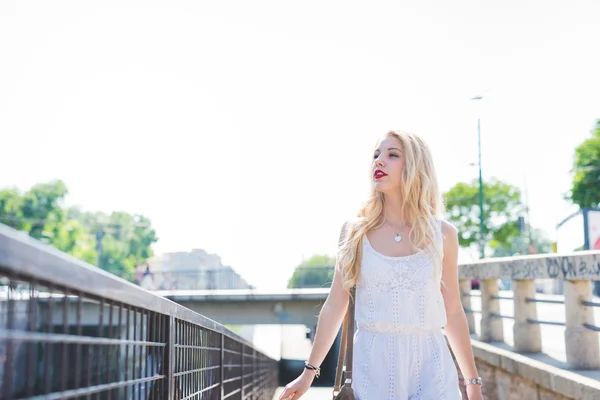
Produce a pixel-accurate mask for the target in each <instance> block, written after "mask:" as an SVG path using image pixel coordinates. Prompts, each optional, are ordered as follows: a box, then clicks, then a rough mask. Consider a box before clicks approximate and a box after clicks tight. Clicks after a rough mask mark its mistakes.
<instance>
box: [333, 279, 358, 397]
mask: <svg viewBox="0 0 600 400" xmlns="http://www.w3.org/2000/svg"><path fill="white" fill-rule="evenodd" d="M355 300H356V289H355V288H352V289H351V290H350V299H349V300H348V311H347V312H346V316H345V317H344V325H343V328H342V340H341V343H340V352H339V354H338V363H337V369H336V371H335V384H334V385H333V395H334V398H335V395H336V394H337V393H338V392H339V391H340V390H341V388H342V371H343V369H344V359H345V361H346V362H345V364H346V381H345V383H344V384H345V385H348V386H351V385H352V360H353V353H354V308H355V307H354V302H355Z"/></svg>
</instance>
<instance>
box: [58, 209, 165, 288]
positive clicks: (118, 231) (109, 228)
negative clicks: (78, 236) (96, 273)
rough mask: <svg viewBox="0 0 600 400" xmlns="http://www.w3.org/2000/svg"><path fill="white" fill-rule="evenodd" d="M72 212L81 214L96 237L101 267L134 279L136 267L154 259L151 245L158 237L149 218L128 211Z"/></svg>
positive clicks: (74, 210) (79, 215)
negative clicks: (149, 259) (106, 212)
mask: <svg viewBox="0 0 600 400" xmlns="http://www.w3.org/2000/svg"><path fill="white" fill-rule="evenodd" d="M70 213H71V215H74V216H75V215H78V219H79V220H80V221H82V223H83V224H84V226H85V227H86V229H87V230H88V231H89V232H90V234H91V235H93V236H94V237H95V240H96V252H99V253H98V254H99V255H98V257H97V258H98V266H99V267H101V268H103V269H105V270H107V271H109V272H112V273H114V274H116V275H119V276H121V277H123V278H125V279H129V280H133V278H134V276H135V269H136V266H137V265H140V264H144V263H145V262H146V260H147V259H148V258H150V257H152V255H153V252H152V245H153V244H154V243H156V241H157V240H158V238H157V236H156V231H155V230H154V229H153V228H152V225H151V222H150V220H149V219H148V218H147V217H145V216H143V215H132V214H128V213H125V212H112V213H111V214H105V213H102V212H95V213H90V212H88V213H81V212H80V211H79V210H77V209H73V210H71V212H70Z"/></svg>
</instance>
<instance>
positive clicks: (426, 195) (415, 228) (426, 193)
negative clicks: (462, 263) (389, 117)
mask: <svg viewBox="0 0 600 400" xmlns="http://www.w3.org/2000/svg"><path fill="white" fill-rule="evenodd" d="M388 136H393V137H395V138H397V139H398V140H399V141H400V143H401V145H402V153H403V155H404V170H403V171H402V178H401V179H402V182H401V188H400V190H401V192H402V199H403V201H402V213H403V214H402V215H404V218H405V223H406V224H408V225H410V226H411V230H410V234H409V240H410V242H411V243H412V244H413V245H414V246H415V247H417V248H419V249H422V250H426V251H428V252H430V255H431V256H432V257H433V258H434V265H435V267H434V275H435V277H439V276H440V273H441V263H442V258H443V257H442V254H441V249H440V248H438V247H439V246H437V245H436V240H435V235H436V233H435V232H436V224H437V218H442V217H443V213H444V205H443V201H442V196H441V194H440V190H439V187H438V181H437V175H436V172H435V168H434V165H433V159H432V155H431V150H430V149H429V146H428V145H427V144H426V143H425V141H424V140H423V139H421V138H420V137H419V136H417V135H415V134H413V133H408V132H397V131H390V132H388V133H387V135H386V137H388ZM371 188H372V189H371V195H370V197H369V199H368V200H367V201H366V203H365V204H364V206H363V207H362V209H361V210H360V211H359V213H358V216H357V218H356V219H355V220H352V221H349V222H348V223H346V224H344V227H343V228H342V233H341V235H340V247H339V251H338V259H337V262H338V265H339V268H340V269H341V271H342V272H343V276H344V278H343V280H344V288H345V289H346V290H350V288H351V287H353V286H355V285H356V282H357V280H358V277H359V274H360V264H361V259H362V243H363V237H364V236H365V235H366V234H367V232H369V231H371V230H373V229H377V228H379V227H380V226H381V225H383V224H384V222H385V216H384V209H385V208H384V205H385V196H384V194H383V193H381V192H379V191H376V190H375V188H374V185H373V184H372V186H371ZM435 255H437V257H435Z"/></svg>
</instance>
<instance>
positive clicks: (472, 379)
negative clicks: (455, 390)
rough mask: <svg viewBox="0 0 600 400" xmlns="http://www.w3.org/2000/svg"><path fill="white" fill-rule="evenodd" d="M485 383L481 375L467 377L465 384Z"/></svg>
mask: <svg viewBox="0 0 600 400" xmlns="http://www.w3.org/2000/svg"><path fill="white" fill-rule="evenodd" d="M482 384H483V380H482V379H481V377H477V378H470V379H465V385H479V386H481V385H482Z"/></svg>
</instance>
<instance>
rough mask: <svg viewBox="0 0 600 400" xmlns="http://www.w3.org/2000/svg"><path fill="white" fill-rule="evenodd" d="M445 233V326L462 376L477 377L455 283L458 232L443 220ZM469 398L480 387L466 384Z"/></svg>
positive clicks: (476, 394)
mask: <svg viewBox="0 0 600 400" xmlns="http://www.w3.org/2000/svg"><path fill="white" fill-rule="evenodd" d="M442 234H443V235H444V261H443V266H442V268H443V270H442V281H443V284H442V295H443V296H444V303H445V305H446V316H447V320H448V321H447V323H446V326H445V327H444V328H445V329H444V330H445V332H446V336H447V337H448V342H449V343H450V347H451V348H452V352H453V353H454V357H456V361H457V363H458V366H459V368H460V370H461V372H462V375H463V377H464V378H465V379H471V378H477V377H478V376H479V375H477V367H476V366H475V360H474V357H473V350H472V348H471V336H470V335H469V325H468V323H467V317H466V315H465V311H464V309H463V307H462V302H461V298H460V290H459V284H458V234H457V232H456V228H455V227H454V226H452V225H451V224H450V223H448V222H445V221H444V222H442ZM467 394H468V396H469V400H474V399H477V400H478V399H482V397H481V386H479V385H469V386H467Z"/></svg>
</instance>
